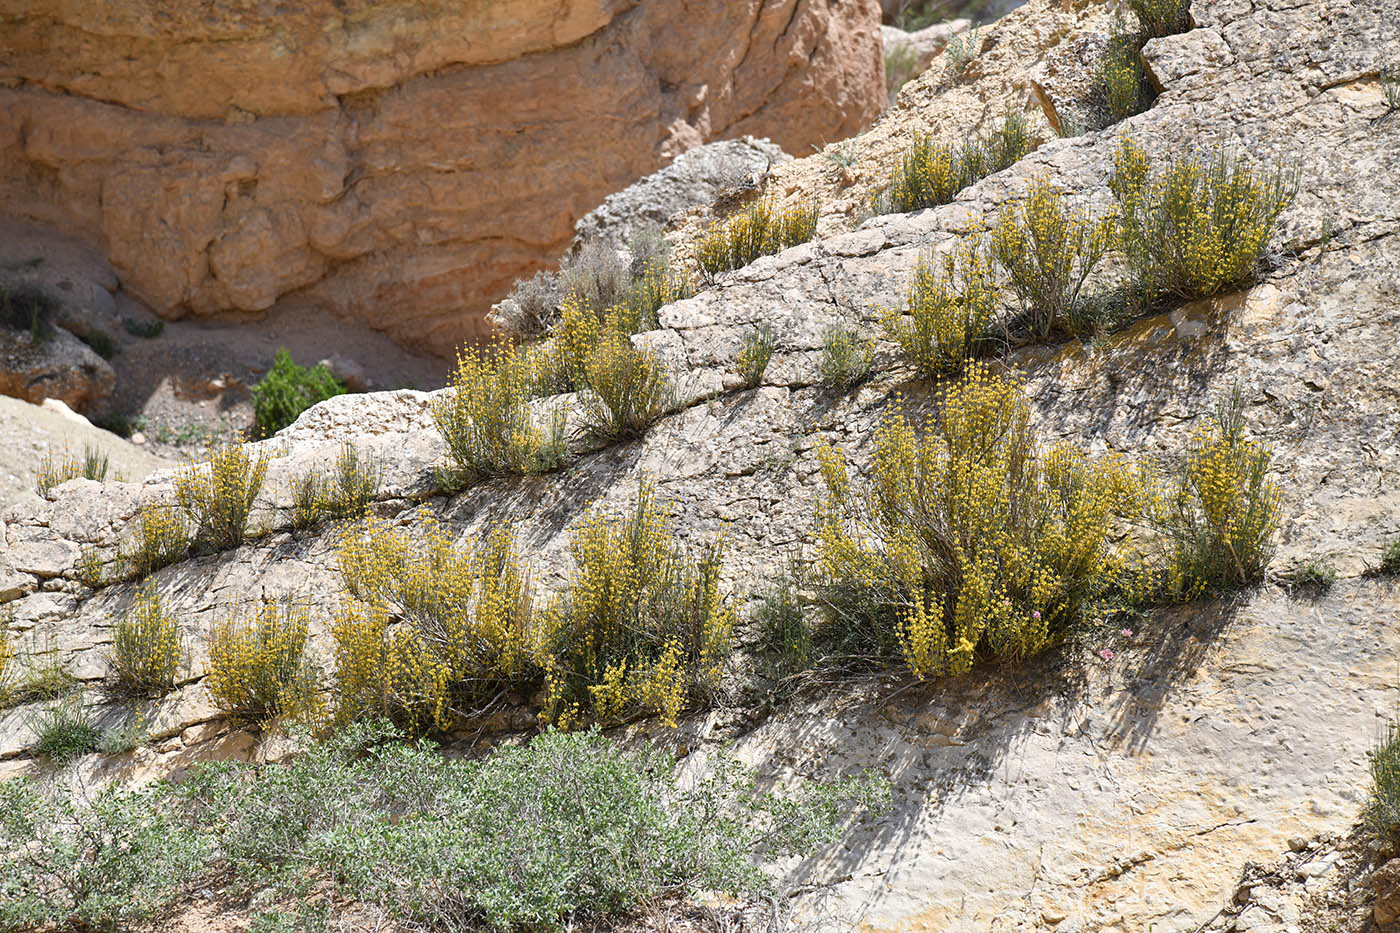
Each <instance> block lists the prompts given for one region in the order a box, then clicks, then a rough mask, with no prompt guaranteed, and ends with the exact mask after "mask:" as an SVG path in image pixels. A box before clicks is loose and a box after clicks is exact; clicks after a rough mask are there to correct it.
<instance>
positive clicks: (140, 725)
mask: <svg viewBox="0 0 1400 933" xmlns="http://www.w3.org/2000/svg"><path fill="white" fill-rule="evenodd" d="M150 740H151V733H150V730H149V729H148V728H147V727H146V720H145V719H144V718H143V717H142V716H135V717H133V718H132V719H129V720H127V721H126V722H124V723H122V724H121V725H120V726H109V727H108V728H106V729H103V730H102V735H101V737H100V738H98V740H97V750H98V751H99V752H101V753H102V754H104V755H125V754H127V753H129V752H134V751H135V750H136V749H138V748H140V747H141V746H143V745H145V744H146V743H147V742H149V741H150Z"/></svg>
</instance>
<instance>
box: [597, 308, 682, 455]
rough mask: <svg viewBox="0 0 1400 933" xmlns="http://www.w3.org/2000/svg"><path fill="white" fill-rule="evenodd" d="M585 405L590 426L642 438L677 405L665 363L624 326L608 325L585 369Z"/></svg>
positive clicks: (605, 434)
mask: <svg viewBox="0 0 1400 933" xmlns="http://www.w3.org/2000/svg"><path fill="white" fill-rule="evenodd" d="M580 388H582V389H583V390H584V391H583V392H582V393H581V394H580V398H579V404H580V407H582V409H583V415H584V423H585V425H586V427H587V430H588V431H590V432H591V433H592V434H594V435H595V436H597V437H601V438H607V439H609V440H618V439H623V438H630V437H639V436H641V435H642V434H644V433H646V429H647V428H648V427H649V426H650V425H651V423H652V422H654V421H655V420H656V419H657V418H660V417H661V416H662V415H664V414H665V413H666V412H668V411H670V410H671V408H672V407H673V406H674V404H675V391H674V389H673V387H672V385H671V381H670V379H669V378H668V377H667V375H666V371H665V369H664V367H663V366H662V365H661V361H660V360H658V359H657V358H656V355H655V354H653V353H652V352H650V351H648V350H640V349H638V348H637V347H636V346H634V345H633V343H632V338H631V337H629V336H628V335H627V334H626V333H625V332H624V331H623V330H622V329H620V328H618V327H617V326H615V325H614V324H612V323H606V324H604V325H603V327H602V328H601V330H600V331H599V334H598V338H597V343H596V344H595V345H594V347H593V350H592V352H591V353H589V355H588V357H587V362H586V363H585V365H584V369H583V378H582V384H581V386H580Z"/></svg>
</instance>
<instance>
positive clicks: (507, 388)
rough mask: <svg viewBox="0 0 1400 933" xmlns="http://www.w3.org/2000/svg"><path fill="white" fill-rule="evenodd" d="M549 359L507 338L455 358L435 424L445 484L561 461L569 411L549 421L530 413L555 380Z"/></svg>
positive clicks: (556, 464) (530, 469)
mask: <svg viewBox="0 0 1400 933" xmlns="http://www.w3.org/2000/svg"><path fill="white" fill-rule="evenodd" d="M545 362H546V360H545V359H544V358H542V357H539V356H535V355H531V354H527V353H523V352H521V351H519V350H517V349H516V348H515V346H514V345H513V344H510V343H504V342H502V343H499V344H496V345H494V346H491V347H486V348H481V349H470V350H465V351H463V353H462V354H461V355H460V356H458V357H457V368H456V370H455V371H454V372H453V375H452V382H451V385H450V386H449V387H448V391H447V392H444V393H443V394H442V395H441V396H439V397H438V399H437V400H436V401H434V403H433V422H434V424H436V425H437V429H438V433H439V434H440V435H442V439H443V443H444V444H445V445H446V447H447V455H448V458H449V460H450V461H451V464H450V466H449V468H448V469H447V470H446V471H442V472H443V476H442V477H440V479H441V480H442V481H443V482H444V484H445V485H447V486H448V487H449V488H456V487H460V486H463V485H465V484H467V483H469V482H472V481H474V480H475V479H476V478H478V477H483V476H500V475H506V474H529V473H544V472H548V471H549V470H554V469H557V468H558V467H560V466H562V465H563V463H564V460H565V458H566V457H567V455H568V446H567V444H566V442H565V436H564V421H565V417H566V412H565V410H564V409H563V408H562V407H560V408H556V409H555V411H554V414H553V416H552V417H551V418H550V420H549V422H548V423H547V424H541V423H540V421H539V420H538V419H537V418H536V417H535V415H534V414H533V413H532V412H531V411H530V399H531V398H532V397H533V396H534V395H535V394H536V392H537V390H538V387H539V385H540V383H541V382H546V381H552V380H553V379H554V378H555V377H554V375H553V374H552V373H550V374H543V373H542V366H543V365H544V364H545Z"/></svg>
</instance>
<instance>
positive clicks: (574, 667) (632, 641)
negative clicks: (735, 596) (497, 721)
mask: <svg viewBox="0 0 1400 933" xmlns="http://www.w3.org/2000/svg"><path fill="white" fill-rule="evenodd" d="M673 525H674V519H673V517H672V515H671V513H670V511H669V509H668V508H667V507H666V506H664V505H662V504H661V503H659V502H658V501H657V499H656V490H655V488H654V487H653V486H651V485H650V484H649V483H643V484H642V486H641V487H640V488H639V489H638V491H637V497H636V500H635V503H634V504H633V506H632V508H631V511H630V512H629V513H623V514H619V513H617V512H614V511H612V510H609V509H607V508H605V507H602V506H598V507H595V508H594V509H593V511H592V512H591V514H589V515H588V517H587V518H585V519H584V521H583V523H582V524H581V525H580V526H579V528H578V529H577V530H576V531H575V532H574V533H573V535H572V538H571V540H570V553H571V554H572V556H573V559H574V568H575V569H574V572H573V575H572V576H571V578H570V580H569V583H568V587H567V589H566V590H565V592H564V593H563V594H562V595H561V596H560V597H559V598H558V599H557V600H556V601H555V602H554V603H553V604H552V605H551V606H550V607H549V608H548V610H547V612H546V622H545V626H544V633H545V634H544V636H543V642H542V644H543V652H542V658H543V663H544V664H545V666H546V674H545V678H546V679H545V683H546V700H545V708H544V710H543V711H542V712H541V714H540V715H541V718H542V719H544V720H545V721H546V722H550V723H555V724H558V725H559V726H561V727H565V728H572V727H576V726H579V725H582V724H585V723H588V722H600V723H613V722H622V721H626V720H628V719H632V718H634V717H636V716H644V715H655V716H658V717H660V719H661V720H662V721H663V722H665V723H668V724H671V725H674V724H675V722H676V718H677V717H678V716H679V715H680V713H681V712H682V711H683V710H685V709H686V708H687V707H688V706H691V705H692V704H694V703H696V702H699V701H703V700H705V699H707V698H708V697H709V696H710V694H711V693H712V692H713V691H714V689H715V688H716V687H717V686H718V683H719V676H720V673H721V668H722V666H723V664H724V661H725V658H726V657H727V656H728V654H729V650H730V636H731V631H732V629H733V625H734V616H733V610H732V608H731V607H730V605H729V602H728V600H726V599H725V598H724V596H723V595H722V594H721V592H720V588H719V573H720V563H721V560H722V557H723V546H722V545H721V544H720V542H718V541H714V542H711V543H709V544H706V545H703V546H702V547H701V548H700V550H699V551H698V552H695V553H692V552H690V551H688V550H687V549H686V548H684V547H682V546H681V545H680V544H679V543H678V542H677V540H676V537H675V531H674V529H673Z"/></svg>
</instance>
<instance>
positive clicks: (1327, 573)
mask: <svg viewBox="0 0 1400 933" xmlns="http://www.w3.org/2000/svg"><path fill="white" fill-rule="evenodd" d="M1291 582H1292V583H1293V585H1294V586H1297V587H1303V588H1305V589H1310V590H1315V591H1317V592H1326V591H1327V590H1330V589H1331V588H1332V586H1333V584H1335V583H1336V582H1337V571H1336V569H1335V568H1334V567H1333V566H1332V565H1331V564H1329V563H1327V562H1326V561H1324V560H1316V559H1315V560H1306V561H1303V563H1302V564H1300V565H1298V569H1297V570H1295V571H1293V579H1292V581H1291Z"/></svg>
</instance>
